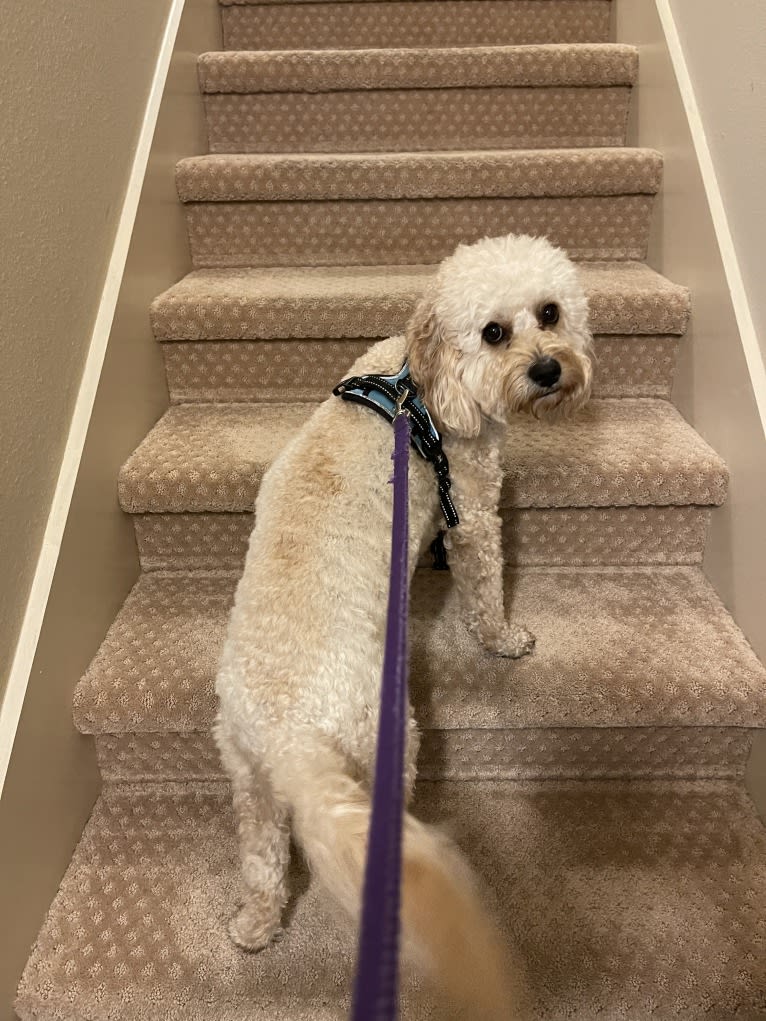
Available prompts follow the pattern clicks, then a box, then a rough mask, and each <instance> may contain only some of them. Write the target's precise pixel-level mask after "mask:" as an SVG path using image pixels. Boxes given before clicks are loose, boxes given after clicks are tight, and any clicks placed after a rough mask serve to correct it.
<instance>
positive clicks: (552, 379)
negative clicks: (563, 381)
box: [527, 355, 561, 387]
mask: <svg viewBox="0 0 766 1021" xmlns="http://www.w3.org/2000/svg"><path fill="white" fill-rule="evenodd" d="M527 375H528V376H529V378H530V379H531V380H532V382H533V383H537V385H538V386H542V387H549V386H553V385H554V384H555V383H558V381H559V379H560V377H561V366H560V365H559V363H558V362H557V361H556V359H555V358H550V357H549V356H548V355H546V356H545V358H538V360H537V361H536V362H533V363H532V364H531V365H530V366H529V368H528V369H527Z"/></svg>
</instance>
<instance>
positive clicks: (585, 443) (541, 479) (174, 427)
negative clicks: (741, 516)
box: [119, 398, 727, 514]
mask: <svg viewBox="0 0 766 1021" xmlns="http://www.w3.org/2000/svg"><path fill="white" fill-rule="evenodd" d="M333 399H335V398H333ZM310 414H311V408H310V406H308V407H307V406H306V405H303V404H295V405H290V404H282V405H264V406H259V405H252V404H213V405H197V404H185V405H179V406H177V407H174V408H171V409H170V410H169V411H168V412H167V413H166V414H165V415H164V416H163V417H162V419H161V420H160V421H159V422H158V424H157V425H156V426H155V427H154V429H153V430H152V431H151V432H150V433H149V435H148V436H147V437H146V439H145V440H144V441H143V442H142V443H141V445H140V446H139V447H138V449H137V450H136V451H135V453H134V454H132V455H131V457H130V458H129V460H128V461H127V462H126V464H125V465H124V467H123V468H122V470H121V472H120V483H119V492H120V503H121V506H122V508H123V510H125V511H128V512H129V513H131V514H142V513H147V512H149V513H167V512H171V513H183V512H192V513H204V512H219V513H220V512H224V511H225V512H237V511H250V510H252V508H253V505H254V503H255V498H256V496H257V493H258V486H259V483H260V480H261V478H262V477H263V473H264V472H265V471H266V469H267V468H268V466H269V465H270V464H271V462H272V461H273V459H274V458H275V456H276V455H277V454H278V453H279V451H280V450H281V449H282V447H283V446H284V445H285V443H286V442H287V441H288V440H289V439H290V438H291V437H292V436H293V435H294V434H295V431H296V430H297V429H298V428H300V426H301V425H302V424H303V423H304V422H305V421H306V420H307V418H308V417H309V415H310ZM381 428H382V426H381ZM504 475H505V481H504V487H503V494H502V496H501V507H503V508H511V507H513V508H524V507H545V508H548V507H628V506H651V505H655V506H656V505H659V506H668V505H690V504H693V505H702V506H710V505H718V504H720V503H722V502H723V500H724V499H725V495H726V485H727V469H726V466H725V464H724V462H723V461H722V459H721V458H720V457H719V456H718V455H717V454H716V453H715V452H714V451H713V450H712V449H711V448H710V447H709V446H708V445H707V444H706V443H705V442H704V441H703V440H702V439H701V438H700V437H699V436H698V434H697V433H695V432H694V430H693V429H692V428H691V427H690V426H689V425H687V423H686V422H684V420H683V418H682V417H681V415H680V414H679V413H678V411H677V410H676V409H675V408H674V407H672V406H671V405H670V404H668V403H667V402H665V401H652V400H628V399H626V400H594V401H591V402H590V404H588V405H587V406H586V407H585V408H584V409H583V410H582V412H581V413H580V414H579V415H578V416H577V417H576V418H575V419H574V420H573V421H571V422H566V423H541V422H537V421H536V420H534V419H532V418H528V417H525V416H520V415H519V416H517V417H516V418H515V419H514V421H513V423H512V425H511V426H510V428H509V435H508V442H507V454H506V460H505V466H504Z"/></svg>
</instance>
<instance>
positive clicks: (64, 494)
mask: <svg viewBox="0 0 766 1021" xmlns="http://www.w3.org/2000/svg"><path fill="white" fill-rule="evenodd" d="M185 2H186V0H171V4H170V11H169V13H168V19H167V22H166V24H165V32H164V35H163V38H162V43H161V44H160V48H159V53H158V55H157V63H156V66H155V69H154V75H153V77H152V84H151V88H150V90H149V96H148V99H147V103H146V108H145V110H144V118H143V121H142V124H141V130H140V131H139V135H138V142H137V145H136V151H135V154H134V157H133V164H132V166H131V168H130V176H129V178H128V185H127V189H126V191H125V199H124V202H123V205H122V211H121V213H120V219H119V223H118V225H117V231H116V233H115V237H114V244H113V247H112V254H111V257H110V260H109V266H108V269H107V272H106V279H105V281H104V287H103V290H102V292H101V300H100V302H99V307H98V313H97V315H96V321H95V323H94V326H93V332H92V333H91V338H90V345H89V348H88V355H87V358H86V361H85V368H84V371H83V375H82V380H81V381H80V388H79V391H78V394H77V401H76V403H75V408H74V413H73V415H72V421H71V423H70V426H69V433H68V435H67V442H66V447H65V448H64V456H63V460H62V463H61V470H60V472H59V476H58V479H57V481H56V489H55V491H54V494H53V500H52V502H51V508H50V512H49V514H48V521H47V523H46V526H45V534H44V536H43V541H42V546H41V547H40V553H39V556H38V559H37V566H36V568H35V573H34V577H33V579H32V586H31V589H30V592H29V598H28V599H27V605H26V609H25V611H24V619H23V621H22V624H21V630H20V632H19V638H18V641H17V644H16V649H15V651H14V656H13V663H12V664H11V671H10V674H9V677H8V684H7V687H6V689H5V693H4V695H3V700H2V705H1V706H0V795H2V792H3V787H4V786H5V778H6V776H7V773H8V765H9V763H10V759H11V751H12V749H13V742H14V740H15V738H16V731H17V729H18V725H19V719H20V717H21V710H22V707H23V705H24V698H25V696H26V692H27V685H28V683H29V675H30V672H31V670H32V662H33V660H34V657H35V652H36V650H37V643H38V641H39V638H40V630H41V628H42V624H43V617H44V615H45V609H46V606H47V604H48V597H49V595H50V590H51V585H52V584H53V574H54V571H55V569H56V563H57V562H58V556H59V550H60V549H61V541H62V539H63V536H64V526H65V525H66V520H67V516H68V514H69V507H70V504H71V501H72V493H73V491H74V484H75V480H76V478H77V472H78V470H79V467H80V459H81V457H82V451H83V447H84V445H85V437H86V434H87V431H88V425H89V423H90V417H91V413H92V411H93V403H94V401H95V398H96V390H97V388H98V383H99V379H100V377H101V369H102V367H103V364H104V355H105V353H106V345H107V341H108V340H109V332H110V330H111V328H112V320H113V319H114V312H115V308H116V306H117V298H118V296H119V293H120V286H121V284H122V276H123V273H124V272H125V262H126V260H127V257H128V248H129V246H130V239H131V235H132V233H133V225H134V223H135V219H136V212H137V209H138V200H139V197H140V195H141V188H142V187H143V183H144V177H145V175H146V167H147V164H148V162H149V153H150V151H151V145H152V139H153V137H154V129H155V127H156V125H157V117H158V115H159V111H160V102H161V100H162V93H163V91H164V89H165V81H166V80H167V76H168V71H169V69H170V60H171V58H172V56H173V48H174V46H175V41H176V36H177V34H178V26H179V23H180V21H181V14H182V13H183V9H184V4H185Z"/></svg>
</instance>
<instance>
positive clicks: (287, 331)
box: [151, 0, 690, 340]
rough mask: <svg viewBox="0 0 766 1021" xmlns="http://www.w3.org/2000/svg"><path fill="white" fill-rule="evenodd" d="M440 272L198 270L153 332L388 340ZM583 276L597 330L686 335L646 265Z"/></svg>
mask: <svg viewBox="0 0 766 1021" xmlns="http://www.w3.org/2000/svg"><path fill="white" fill-rule="evenodd" d="M461 2H465V3H468V2H470V0H461ZM535 2H542V0H535ZM435 270H436V267H435V266H407V265H404V266H337V267H336V266H328V267H313V266H298V267H292V268H290V267H285V268H281V267H280V268H276V269H268V268H264V269H253V268H239V269H203V270H195V271H194V272H192V273H189V274H188V276H185V277H184V278H183V279H182V280H180V281H179V282H178V283H177V284H175V285H174V286H173V287H171V288H170V289H169V290H167V291H165V292H164V293H163V294H161V295H159V297H158V298H156V299H155V300H154V302H153V304H152V310H151V320H152V328H153V330H154V335H155V337H156V338H157V339H158V340H271V339H276V338H285V339H289V338H292V337H307V338H308V337H312V338H318V339H323V338H328V337H329V338H334V337H350V338H354V337H371V338H372V337H390V336H394V335H395V334H397V333H400V332H401V331H402V329H403V328H404V324H405V323H406V321H407V319H408V318H409V316H410V313H411V312H412V308H413V306H414V304H415V302H416V300H417V299H418V297H419V296H420V294H421V293H422V291H423V289H424V287H425V285H426V284H427V283H428V281H429V280H430V278H431V277H432V276H433V274H434V273H435ZM579 271H580V276H581V279H582V283H583V286H584V288H585V290H586V292H587V295H588V303H589V305H590V319H591V323H590V325H591V329H592V330H593V332H594V333H596V334H679V335H680V334H683V333H685V331H686V327H687V324H688V320H689V308H690V304H689V291H688V290H687V289H686V288H685V287H680V286H678V285H677V284H674V283H671V281H669V280H667V279H665V277H662V276H660V274H659V273H656V272H655V271H654V270H652V269H650V268H649V267H648V266H646V265H644V264H643V263H640V262H616V263H614V262H584V263H581V264H580V266H579Z"/></svg>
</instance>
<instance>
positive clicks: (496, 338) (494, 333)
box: [481, 323, 505, 344]
mask: <svg viewBox="0 0 766 1021" xmlns="http://www.w3.org/2000/svg"><path fill="white" fill-rule="evenodd" d="M504 337H505V330H504V329H503V327H502V326H501V325H500V323H487V325H486V326H485V327H484V329H483V330H482V331H481V339H482V340H486V342H487V343H488V344H499V343H500V341H501V340H502V339H503V338H504Z"/></svg>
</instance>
